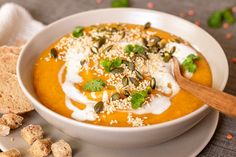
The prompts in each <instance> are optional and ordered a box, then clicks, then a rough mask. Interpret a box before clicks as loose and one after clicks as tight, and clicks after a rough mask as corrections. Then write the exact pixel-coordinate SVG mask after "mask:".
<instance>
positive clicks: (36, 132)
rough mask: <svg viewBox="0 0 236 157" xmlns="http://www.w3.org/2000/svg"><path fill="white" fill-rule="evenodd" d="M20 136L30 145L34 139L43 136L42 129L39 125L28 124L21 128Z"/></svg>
mask: <svg viewBox="0 0 236 157" xmlns="http://www.w3.org/2000/svg"><path fill="white" fill-rule="evenodd" d="M21 136H22V137H23V139H24V140H25V141H26V142H27V143H28V144H30V145H31V144H32V143H34V141H36V140H38V139H42V138H43V129H42V127H41V126H40V125H33V124H30V125H28V126H26V127H24V128H23V129H22V130H21Z"/></svg>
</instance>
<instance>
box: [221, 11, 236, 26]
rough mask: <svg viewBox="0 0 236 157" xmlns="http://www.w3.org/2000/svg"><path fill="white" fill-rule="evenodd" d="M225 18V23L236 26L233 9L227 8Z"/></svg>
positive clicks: (224, 13)
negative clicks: (235, 24)
mask: <svg viewBox="0 0 236 157" xmlns="http://www.w3.org/2000/svg"><path fill="white" fill-rule="evenodd" d="M223 17H224V19H225V21H227V22H228V23H229V24H234V22H235V18H234V15H233V12H232V9H231V8H227V9H225V10H224V12H223Z"/></svg>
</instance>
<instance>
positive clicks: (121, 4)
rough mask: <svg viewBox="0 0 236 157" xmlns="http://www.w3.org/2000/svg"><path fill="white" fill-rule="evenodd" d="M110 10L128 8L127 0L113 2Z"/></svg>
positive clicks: (114, 0)
mask: <svg viewBox="0 0 236 157" xmlns="http://www.w3.org/2000/svg"><path fill="white" fill-rule="evenodd" d="M111 6H112V8H120V7H129V0H113V1H112V3H111Z"/></svg>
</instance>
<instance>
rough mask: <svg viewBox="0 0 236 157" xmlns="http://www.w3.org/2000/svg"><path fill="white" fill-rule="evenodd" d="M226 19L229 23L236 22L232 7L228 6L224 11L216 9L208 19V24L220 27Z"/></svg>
mask: <svg viewBox="0 0 236 157" xmlns="http://www.w3.org/2000/svg"><path fill="white" fill-rule="evenodd" d="M224 21H226V22H227V23H229V24H234V23H235V17H234V15H233V12H232V9H231V8H227V9H225V10H224V11H219V10H217V11H214V12H213V13H212V14H211V16H210V17H209V19H208V26H209V27H212V28H220V27H221V26H222V24H223V22H224Z"/></svg>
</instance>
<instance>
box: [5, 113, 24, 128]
mask: <svg viewBox="0 0 236 157" xmlns="http://www.w3.org/2000/svg"><path fill="white" fill-rule="evenodd" d="M2 119H3V120H4V121H5V123H6V125H7V126H9V127H10V128H11V129H17V128H19V127H20V126H21V125H22V121H23V119H24V118H23V117H21V116H18V115H16V114H14V113H7V114H4V115H3V116H2Z"/></svg>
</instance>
